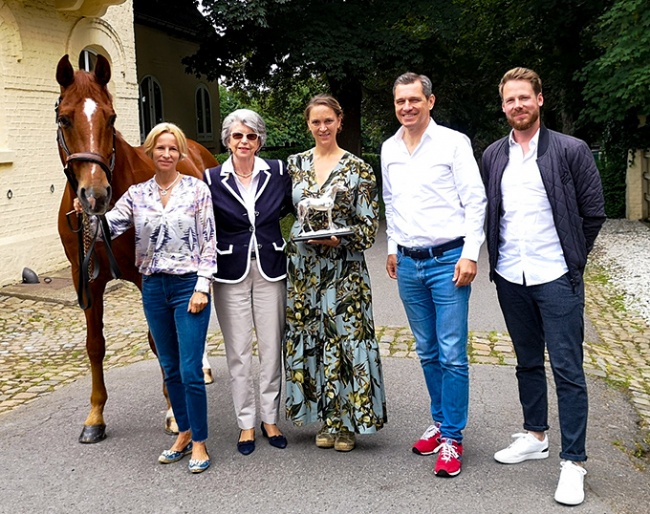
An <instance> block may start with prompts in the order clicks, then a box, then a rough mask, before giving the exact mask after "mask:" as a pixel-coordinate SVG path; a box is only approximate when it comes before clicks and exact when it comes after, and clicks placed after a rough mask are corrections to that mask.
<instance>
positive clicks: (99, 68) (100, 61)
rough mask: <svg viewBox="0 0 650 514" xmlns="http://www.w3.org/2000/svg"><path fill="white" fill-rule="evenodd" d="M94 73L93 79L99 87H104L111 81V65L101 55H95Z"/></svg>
mask: <svg viewBox="0 0 650 514" xmlns="http://www.w3.org/2000/svg"><path fill="white" fill-rule="evenodd" d="M94 73H95V79H96V80H97V83H98V84H99V85H100V86H105V85H106V84H108V82H109V81H110V80H111V65H110V64H109V62H108V59H106V57H104V56H103V55H101V54H97V62H96V63H95V71H94Z"/></svg>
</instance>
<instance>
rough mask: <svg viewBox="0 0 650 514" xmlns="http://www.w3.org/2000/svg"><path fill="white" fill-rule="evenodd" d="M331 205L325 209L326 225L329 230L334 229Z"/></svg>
mask: <svg viewBox="0 0 650 514" xmlns="http://www.w3.org/2000/svg"><path fill="white" fill-rule="evenodd" d="M332 208H333V206H332V207H330V208H329V209H327V226H328V227H329V229H330V230H334V223H333V222H332Z"/></svg>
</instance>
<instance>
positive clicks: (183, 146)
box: [143, 122, 188, 159]
mask: <svg viewBox="0 0 650 514" xmlns="http://www.w3.org/2000/svg"><path fill="white" fill-rule="evenodd" d="M161 134H171V135H172V136H174V137H175V138H176V144H177V145H178V151H179V152H180V154H181V157H180V158H181V159H184V158H185V157H187V152H188V148H187V138H186V137H185V134H184V133H183V131H182V130H181V129H180V128H179V127H178V126H176V125H174V124H173V123H167V122H163V123H158V125H156V126H155V127H154V128H152V129H151V131H150V132H149V134H147V138H146V139H145V140H144V145H143V147H144V153H146V154H147V155H148V156H149V157H151V158H153V148H154V146H156V140H157V139H158V138H159V137H160V135H161Z"/></svg>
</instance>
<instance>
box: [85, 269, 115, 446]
mask: <svg viewBox="0 0 650 514" xmlns="http://www.w3.org/2000/svg"><path fill="white" fill-rule="evenodd" d="M105 289H106V283H105V282H101V281H95V282H93V283H92V284H91V294H92V299H93V302H92V306H91V307H90V308H89V309H86V310H85V311H84V314H85V316H86V352H87V354H88V359H89V360H90V372H91V376H92V392H91V393H90V412H89V413H88V417H87V418H86V421H85V422H84V428H83V430H82V431H81V435H80V436H79V442H80V443H98V442H99V441H103V440H104V439H106V424H105V423H104V405H106V400H108V393H107V392H106V384H105V383H104V367H103V364H104V356H105V355H106V340H105V339H104V321H103V316H104V290H105Z"/></svg>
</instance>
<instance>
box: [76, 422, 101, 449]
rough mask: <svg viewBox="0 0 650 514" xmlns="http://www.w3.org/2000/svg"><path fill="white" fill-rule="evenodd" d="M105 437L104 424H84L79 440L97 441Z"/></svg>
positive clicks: (88, 442)
mask: <svg viewBox="0 0 650 514" xmlns="http://www.w3.org/2000/svg"><path fill="white" fill-rule="evenodd" d="M104 439H106V425H84V428H83V430H82V431H81V435H80V436H79V442H80V443H84V444H92V443H98V442H99V441H103V440H104Z"/></svg>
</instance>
